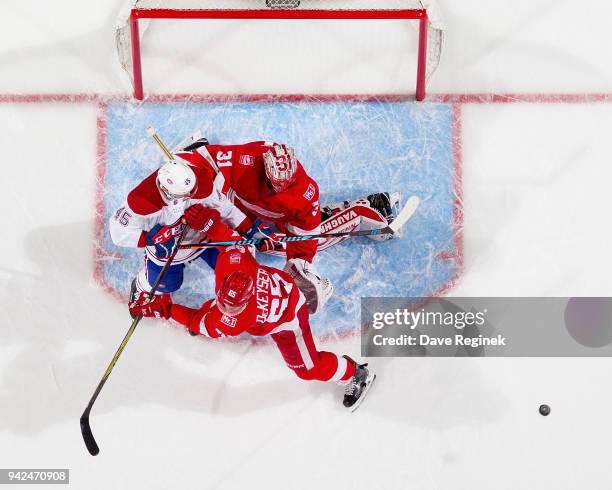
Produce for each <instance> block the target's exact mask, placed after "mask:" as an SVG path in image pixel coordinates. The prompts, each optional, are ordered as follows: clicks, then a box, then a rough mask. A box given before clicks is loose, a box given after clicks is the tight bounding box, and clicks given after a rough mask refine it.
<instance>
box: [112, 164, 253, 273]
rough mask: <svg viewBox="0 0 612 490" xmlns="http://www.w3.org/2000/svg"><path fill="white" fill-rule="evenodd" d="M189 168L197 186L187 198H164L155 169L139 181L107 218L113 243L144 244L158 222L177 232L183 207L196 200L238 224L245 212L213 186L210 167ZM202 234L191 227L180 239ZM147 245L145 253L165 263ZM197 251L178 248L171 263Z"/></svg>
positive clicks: (191, 240) (195, 238)
mask: <svg viewBox="0 0 612 490" xmlns="http://www.w3.org/2000/svg"><path fill="white" fill-rule="evenodd" d="M191 168H192V170H193V171H194V173H195V174H196V178H197V187H196V189H195V192H194V194H193V196H192V197H191V198H189V199H187V200H182V199H177V200H174V201H172V202H166V201H165V200H164V199H163V198H162V195H161V193H160V192H159V190H158V188H157V183H156V180H157V172H158V171H157V170H156V171H155V172H153V173H152V174H151V175H149V176H148V177H147V178H145V179H144V180H143V181H142V182H141V183H140V184H138V185H137V186H136V187H135V188H134V189H133V190H132V191H131V192H130V193H129V194H128V196H127V199H126V200H125V201H124V202H123V204H122V205H121V207H120V208H119V209H118V210H117V211H116V212H115V214H114V215H113V216H111V218H110V223H109V230H110V235H111V238H112V240H113V243H115V245H119V246H121V247H145V246H146V236H147V233H148V232H149V231H150V230H151V229H152V228H153V227H154V226H155V225H157V224H161V225H167V226H171V227H173V235H174V236H178V235H179V234H180V231H181V229H182V224H181V217H182V216H183V214H184V213H185V209H187V208H188V207H189V206H192V205H194V204H197V203H200V204H202V205H203V206H206V207H209V208H212V209H216V210H217V211H218V212H219V214H220V215H221V220H222V221H223V222H224V223H225V224H226V225H227V226H229V227H230V228H233V229H235V228H236V227H238V225H240V224H241V223H242V222H243V221H244V220H245V219H246V216H245V214H244V213H243V212H242V211H240V210H239V209H238V208H237V207H236V206H234V205H233V204H232V202H231V201H230V200H229V199H228V198H227V197H226V196H225V195H223V194H222V193H221V192H220V191H219V190H218V189H216V188H215V187H214V186H213V180H214V173H213V171H212V169H207V168H202V167H198V166H193V165H191ZM203 238H204V237H203V235H202V234H201V233H200V232H197V231H195V230H191V229H190V230H188V232H187V236H186V237H185V239H184V240H183V243H184V244H189V243H198V242H201V241H202V240H203ZM146 248H147V256H148V257H149V258H150V259H151V260H152V261H153V262H155V263H156V264H158V265H163V264H164V263H165V259H160V258H158V257H156V254H155V247H146ZM200 253H202V250H179V252H178V253H177V254H176V256H175V258H174V263H176V264H180V263H184V262H187V261H190V260H193V259H194V258H195V257H197V255H199V254H200Z"/></svg>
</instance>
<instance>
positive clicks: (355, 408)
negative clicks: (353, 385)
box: [349, 374, 376, 412]
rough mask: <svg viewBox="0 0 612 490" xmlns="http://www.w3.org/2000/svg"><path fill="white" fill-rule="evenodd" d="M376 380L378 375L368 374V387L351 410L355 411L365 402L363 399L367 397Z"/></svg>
mask: <svg viewBox="0 0 612 490" xmlns="http://www.w3.org/2000/svg"><path fill="white" fill-rule="evenodd" d="M375 380H376V375H375V374H374V375H372V376H371V377H370V376H368V380H367V381H366V387H365V388H364V389H363V393H361V396H360V397H359V400H357V402H355V405H353V406H352V407H351V408H350V409H349V410H350V411H351V412H354V411H355V410H357V409H358V408H359V406H360V405H361V404H362V403H363V400H365V397H366V396H367V394H368V391H370V388H371V387H372V385H373V384H374V381H375Z"/></svg>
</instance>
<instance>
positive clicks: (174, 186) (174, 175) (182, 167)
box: [157, 155, 197, 201]
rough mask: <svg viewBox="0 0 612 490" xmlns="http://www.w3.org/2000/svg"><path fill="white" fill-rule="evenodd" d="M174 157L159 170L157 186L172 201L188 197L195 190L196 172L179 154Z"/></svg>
mask: <svg viewBox="0 0 612 490" xmlns="http://www.w3.org/2000/svg"><path fill="white" fill-rule="evenodd" d="M174 158H175V159H174V160H170V161H169V162H166V163H164V164H163V165H162V166H161V168H160V169H159V171H158V172H157V186H158V187H159V190H160V191H161V192H162V194H163V195H164V196H165V197H166V198H167V199H168V200H170V201H172V200H174V199H188V198H189V197H191V196H192V195H193V193H194V192H195V188H196V183H197V182H196V176H195V173H194V172H193V170H192V169H191V167H190V166H189V165H187V164H186V163H183V161H182V159H181V158H180V157H179V156H178V155H175V156H174Z"/></svg>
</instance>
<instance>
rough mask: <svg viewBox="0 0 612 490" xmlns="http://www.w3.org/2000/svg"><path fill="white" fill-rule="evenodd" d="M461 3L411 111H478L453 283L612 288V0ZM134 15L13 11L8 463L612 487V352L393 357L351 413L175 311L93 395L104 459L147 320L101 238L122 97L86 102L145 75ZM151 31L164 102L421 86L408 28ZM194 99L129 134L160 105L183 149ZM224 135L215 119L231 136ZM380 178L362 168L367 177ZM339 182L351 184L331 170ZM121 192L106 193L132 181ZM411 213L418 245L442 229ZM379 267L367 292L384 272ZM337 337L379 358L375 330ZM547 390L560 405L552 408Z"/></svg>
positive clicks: (456, 156)
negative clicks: (365, 339) (115, 114)
mask: <svg viewBox="0 0 612 490" xmlns="http://www.w3.org/2000/svg"><path fill="white" fill-rule="evenodd" d="M439 3H440V7H441V10H442V12H443V14H444V18H445V21H446V25H447V37H446V49H445V52H444V54H443V59H442V62H441V65H440V69H439V70H438V72H437V73H436V74H435V76H434V79H433V80H432V83H431V84H430V86H429V91H430V99H429V100H430V102H428V103H425V104H424V105H423V106H422V107H424V108H413V109H407V110H408V111H412V112H419V111H424V112H427V111H430V110H436V106H437V105H438V106H439V105H441V104H448V107H450V108H451V109H452V111H453V117H454V118H455V123H460V126H459V128H460V131H459V132H455V133H454V136H453V137H454V138H458V139H455V140H453V142H452V143H453V149H452V158H453V161H454V162H456V161H459V162H460V163H461V168H460V171H461V172H460V175H461V182H462V188H461V204H462V208H463V220H462V223H463V228H462V230H460V231H461V232H462V239H463V240H462V242H463V248H462V259H463V262H462V263H463V273H462V275H461V277H460V279H459V281H458V282H457V284H456V285H455V286H454V288H453V289H451V290H450V291H449V292H448V294H452V295H456V296H461V295H463V296H478V295H485V296H491V295H509V296H522V295H529V296H538V295H540V296H555V295H559V296H564V295H566V296H580V295H593V296H611V295H612V286H611V285H610V273H609V271H610V270H611V266H612V258H611V255H610V253H609V246H610V242H611V236H612V232H611V231H610V227H609V224H608V222H609V218H608V214H609V210H610V208H611V206H610V203H609V186H610V182H611V181H612V167H611V166H610V165H609V148H610V144H609V128H610V127H612V106H611V105H610V101H611V100H612V97H611V96H610V95H607V94H612V63H610V61H611V53H610V49H609V48H606V46H607V45H609V43H608V41H607V37H608V23H609V19H610V17H611V16H612V7H611V6H610V5H608V4H607V3H606V2H603V1H602V0H599V1H587V2H582V3H581V4H580V5H579V6H577V5H576V3H575V2H558V1H554V2H553V1H546V0H530V1H527V0H521V1H518V2H512V3H510V2H502V1H501V0H496V1H493V2H484V1H482V0H480V1H479V0H466V1H463V2H450V1H448V0H440V1H439ZM121 6H122V2H119V1H107V2H95V3H91V5H87V8H83V4H82V2H77V1H68V0H61V1H59V0H58V1H56V2H53V3H48V4H47V3H42V2H35V1H20V2H17V1H15V0H11V1H7V2H5V5H4V10H3V20H4V23H3V24H4V28H3V29H2V30H0V40H1V41H2V42H1V43H0V46H1V47H0V59H1V65H0V66H1V67H2V71H1V73H2V76H1V77H0V128H2V131H0V143H1V145H2V148H3V149H4V155H5V158H4V164H3V166H2V177H1V179H2V180H1V182H2V188H3V189H4V191H5V198H4V199H3V200H2V201H1V203H0V211H1V212H0V223H1V225H2V228H3V229H4V230H5V232H4V234H3V240H2V252H3V253H2V255H1V258H0V288H1V290H2V295H1V305H2V309H3V313H4V315H3V321H2V322H1V328H0V461H2V464H1V466H2V467H5V468H9V467H14V468H34V467H40V468H54V467H55V468H70V469H71V486H72V487H73V488H79V489H108V488H125V489H128V488H129V489H134V488H147V489H168V488H204V489H235V488H245V487H248V488H266V489H281V488H282V489H300V490H301V489H306V488H315V487H320V488H342V489H344V488H346V489H366V488H384V489H399V488H402V489H403V488H414V489H425V490H429V489H432V490H433V489H445V488H453V489H470V490H473V489H492V488H494V489H508V490H509V489H513V490H516V489H526V490H527V489H533V488H545V489H567V490H570V489H577V488H589V489H597V490H599V489H608V488H610V487H611V486H612V476H611V475H610V471H609V470H608V466H609V465H608V459H609V458H608V456H607V455H608V450H609V444H610V440H612V429H611V427H610V423H609V415H608V414H609V413H610V411H611V409H612V406H611V405H612V397H611V396H610V395H609V393H608V390H609V386H610V383H609V371H610V367H611V366H610V364H611V363H610V361H609V360H608V359H605V358H600V359H599V358H592V359H465V358H462V359H434V358H425V359H416V358H412V359H374V360H372V363H371V364H372V366H374V367H375V369H376V371H377V373H378V376H379V377H378V380H377V384H376V385H375V387H374V388H373V389H372V391H371V393H370V395H369V397H368V399H367V400H366V402H365V403H364V405H363V406H362V407H361V408H360V409H359V411H358V412H356V413H355V414H353V415H348V414H346V413H345V412H344V410H343V409H342V407H341V405H340V401H339V400H340V399H341V393H342V390H341V388H340V387H336V386H324V385H321V384H307V383H304V382H301V381H300V380H297V379H296V378H295V377H294V375H293V374H292V373H291V372H289V371H288V370H287V369H286V367H285V366H284V364H283V362H282V359H281V357H280V355H279V354H278V353H277V352H276V351H275V349H274V348H273V347H272V346H269V345H252V344H250V343H245V342H234V343H231V342H221V343H213V342H209V341H206V340H204V339H200V338H192V337H190V336H189V335H187V334H186V333H185V332H184V331H182V330H181V329H180V328H178V327H177V326H169V325H168V324H167V323H165V322H159V321H153V320H147V321H146V322H143V324H142V325H141V326H140V327H139V328H138V330H137V332H136V333H135V335H134V338H133V339H132V340H131V342H130V344H129V345H128V347H127V349H126V351H125V352H124V355H123V356H122V358H121V360H120V362H119V364H118V365H117V367H116V369H115V371H114V372H113V374H112V377H111V379H110V381H109V382H108V383H107V385H106V386H105V388H104V391H103V393H102V395H101V397H100V399H99V400H98V402H97V404H96V406H95V408H94V410H93V413H92V418H91V422H92V428H93V430H94V433H95V435H96V437H97V440H98V442H99V444H100V446H101V450H102V452H101V453H100V455H99V456H98V457H96V458H92V457H91V456H89V454H88V453H87V452H86V451H85V448H84V445H83V442H82V440H81V435H80V432H79V428H78V418H79V416H80V414H81V412H82V410H83V408H84V406H85V405H86V403H87V401H88V399H89V397H90V396H91V393H92V390H93V389H94V388H95V385H96V383H97V382H98V381H99V379H100V376H101V375H102V373H103V371H104V369H105V367H106V365H107V364H108V362H109V360H110V358H111V357H112V354H113V352H114V351H115V349H116V347H117V345H118V343H119V342H120V340H121V338H122V336H123V335H124V333H125V331H126V330H127V328H128V326H129V318H128V317H127V312H126V308H125V306H124V305H123V304H121V303H120V302H119V301H117V299H116V298H115V297H113V296H112V295H110V294H108V293H107V292H106V291H105V290H103V289H102V288H101V286H100V283H99V281H96V279H95V278H94V276H95V273H96V270H97V268H96V265H95V264H97V263H98V262H99V261H96V260H95V259H99V258H100V250H99V249H98V248H96V246H95V245H96V244H99V243H100V239H102V240H104V239H105V238H104V237H100V236H99V234H98V233H99V230H100V227H99V223H100V216H101V214H100V213H101V212H102V209H103V208H100V201H99V200H98V197H100V196H99V194H98V191H99V189H100V185H101V183H102V182H103V181H104V175H103V174H101V173H100V168H101V167H100V163H101V152H100V147H101V141H100V124H101V121H103V120H104V121H106V122H108V121H110V119H104V117H105V116H106V115H108V114H110V112H112V111H113V110H114V108H113V106H112V104H109V105H108V106H106V105H104V106H103V107H101V106H100V105H99V103H98V101H99V99H98V98H96V99H88V96H89V95H90V94H102V95H109V96H114V95H120V94H127V93H128V92H129V84H128V82H127V81H126V80H124V78H123V76H122V73H121V71H120V69H119V68H118V66H117V63H116V60H115V56H114V52H113V39H112V27H113V23H114V21H115V18H116V16H117V13H118V11H119V10H120V8H121ZM202 25H205V27H204V28H203V27H202ZM146 35H147V40H146V42H145V44H144V51H143V56H144V70H145V91H149V92H152V93H156V94H198V95H204V94H236V93H240V94H253V93H260V94H261V93H265V94H277V95H278V94H283V93H297V94H299V93H307V94H398V93H410V92H412V91H413V86H414V57H411V56H410V50H411V48H410V45H407V44H406V43H407V41H410V40H414V38H415V35H416V34H415V31H414V29H413V27H411V26H410V25H407V24H406V23H402V22H395V21H393V22H389V23H376V22H374V23H371V22H360V21H359V22H352V23H350V24H342V23H336V22H331V23H330V22H309V23H308V24H305V23H300V22H293V21H289V22H283V23H271V22H266V21H257V22H247V21H232V22H224V21H211V22H206V23H205V24H201V23H197V22H188V23H186V24H185V25H183V24H179V25H177V24H175V23H172V22H160V23H158V24H153V23H152V24H151V26H150V27H149V29H148V31H147V33H146ZM15 94H17V95H28V94H64V95H71V94H72V95H76V94H78V95H79V97H75V98H72V99H70V97H59V98H57V100H56V101H50V100H48V99H43V100H44V102H28V103H26V102H25V101H33V100H37V98H36V97H32V98H28V97H24V98H21V99H19V98H15V97H14V96H13V95H15ZM446 94H450V96H447V95H446ZM464 94H468V96H467V97H464V96H463V95H464ZM490 94H503V95H502V96H499V97H492V96H491V95H490ZM555 94H565V95H563V96H561V95H555ZM592 94H599V95H598V96H593V95H592ZM38 100H40V98H38ZM183 104H184V106H183V107H182V108H180V110H179V112H178V114H179V115H185V114H189V116H190V117H189V120H183V118H182V117H179V118H178V122H177V120H175V119H170V120H165V121H164V114H167V113H163V111H164V110H166V109H167V108H164V107H162V105H158V106H155V107H154V106H152V105H147V104H145V105H142V106H139V105H133V106H130V105H125V104H124V105H123V106H122V107H121V111H123V112H122V117H123V118H124V119H123V122H122V124H123V126H122V127H120V126H119V125H115V126H112V128H114V129H116V130H117V131H118V134H119V133H120V135H119V136H121V137H122V138H123V141H124V143H122V145H121V147H122V148H124V149H125V150H126V151H129V152H131V156H130V158H136V157H137V156H138V154H139V153H138V152H139V151H142V152H144V153H142V154H143V155H146V154H148V153H147V152H152V153H154V152H155V149H154V147H152V145H151V144H150V142H149V141H148V140H147V137H146V135H145V134H144V133H143V131H142V128H143V127H144V126H145V125H146V124H147V122H146V119H147V117H148V116H150V117H151V118H152V119H154V123H155V124H156V125H157V126H160V127H161V128H163V130H164V131H167V134H168V135H169V136H168V137H169V140H170V142H173V141H176V140H178V139H179V138H180V136H181V133H182V132H183V130H185V131H189V130H192V129H194V128H195V127H196V126H198V125H202V124H206V123H205V122H203V121H202V120H196V119H198V118H199V117H201V115H203V114H204V113H199V114H195V115H196V116H198V118H196V117H194V118H193V119H192V118H191V114H194V112H192V111H197V110H198V109H197V107H198V106H197V104H192V103H190V102H189V101H185V102H183ZM428 104H429V105H428ZM444 107H447V106H446V105H445V106H444ZM276 110H277V109H274V111H276ZM278 110H281V109H278ZM181 111H182V112H181ZM106 112H108V114H106ZM175 114H176V113H175ZM209 115H210V114H208V113H207V114H206V116H209ZM130 116H131V117H130ZM279 117H280V116H279ZM353 120H354V119H353ZM407 120H410V118H408V119H407ZM130 121H132V122H133V124H132V125H131V126H130ZM416 121H417V125H418V120H416ZM403 124H410V123H409V122H406V121H404V122H403ZM309 127H310V128H313V127H314V126H312V125H310V126H309ZM343 127H344V126H343ZM420 127H421V128H422V127H423V126H420ZM234 128H235V126H234ZM301 129H302V128H301V127H297V125H294V124H293V123H292V124H291V125H290V126H287V128H286V130H287V131H290V130H293V131H299V134H298V133H296V134H298V135H299V138H300V141H303V142H304V143H303V145H304V151H305V152H314V151H317V148H325V145H321V146H319V147H318V146H317V145H311V144H310V143H309V138H311V139H313V140H316V141H318V140H319V139H320V136H321V134H320V133H317V131H312V130H311V132H314V133H315V134H303V133H302V132H301ZM106 130H107V131H108V134H109V135H110V134H111V126H110V125H107V126H106ZM226 130H228V131H229V132H232V131H230V130H229V129H228V128H225V127H224V128H219V133H216V134H218V135H219V137H220V138H221V137H222V138H223V139H225V138H226V137H227V138H229V137H231V136H232V134H229V133H227V134H226V133H223V132H224V131H226ZM332 130H333V127H331V128H330V127H328V128H327V131H329V132H331V131H332ZM397 130H398V125H397V124H396V123H395V122H394V121H389V123H388V124H386V125H384V124H383V125H382V127H380V128H378V127H377V131H376V133H375V134H372V135H370V136H369V139H368V145H370V146H369V150H368V151H374V150H372V148H373V147H374V146H375V145H374V143H373V142H375V141H376V140H379V141H380V142H381V144H380V146H381V147H382V148H381V149H380V150H378V151H381V152H387V151H392V149H390V148H389V145H386V144H385V141H386V140H385V138H388V137H389V134H392V133H393V132H394V131H397ZM240 131H241V133H240V134H241V135H242V136H244V137H245V138H246V137H247V136H248V137H249V138H250V137H251V134H252V133H250V132H249V130H248V128H247V129H245V128H240ZM284 134H285V133H283V135H284ZM331 134H333V133H331ZM119 136H117V137H119ZM242 136H241V137H242ZM112 141H115V140H112ZM108 142H109V143H110V142H111V140H110V139H109V140H108ZM130 143H131V145H132V146H130ZM350 143H351V142H350V140H349V141H347V142H346V146H345V147H343V148H344V149H348V148H352V147H353V145H351V144H350ZM362 144H363V142H359V141H357V142H354V146H357V145H362ZM107 148H108V150H109V151H112V148H113V147H112V146H108V147H107ZM110 156H111V153H105V154H104V162H102V163H108V160H109V158H110ZM308 156H309V157H310V158H309V160H314V159H316V155H314V154H309V155H308ZM344 157H345V155H343V156H341V157H338V158H340V159H342V158H344ZM134 165H135V163H133V164H132V167H130V168H128V170H129V172H127V175H126V178H128V179H133V178H135V176H136V173H135V169H134V168H133V166H134ZM146 165H153V162H147V163H146ZM109 168H110V167H109V166H107V167H106V169H107V170H108V169H109ZM151 168H152V167H151ZM407 169H408V172H410V173H411V174H410V177H411V178H410V179H407V182H408V180H409V183H411V184H413V185H418V186H419V187H418V189H419V190H420V189H428V191H429V195H431V196H436V197H438V198H439V196H440V195H441V192H442V191H441V189H444V192H446V191H447V190H448V189H449V187H448V185H447V184H448V181H444V185H442V183H443V181H442V180H439V176H440V175H441V174H436V175H438V178H432V179H427V178H426V174H424V173H422V172H419V169H418V168H416V167H414V168H412V167H411V166H410V163H407ZM311 170H312V171H313V173H316V172H320V171H321V169H320V168H312V169H311ZM387 170H388V169H387ZM421 170H422V169H421ZM368 171H370V169H366V168H362V169H361V173H356V175H355V176H352V175H351V176H350V178H351V179H353V182H356V183H359V184H360V185H363V183H364V182H365V180H364V179H365V177H364V175H365V174H367V172H368ZM414 174H419V175H414ZM107 175H108V174H107ZM402 175H403V174H402ZM407 175H408V174H407ZM321 177H322V178H323V180H324V181H326V182H327V184H326V186H327V185H328V186H329V187H325V190H326V191H329V192H330V194H331V193H333V192H334V191H333V189H334V188H333V187H332V181H333V179H332V177H329V180H326V179H325V177H326V176H325V175H322V176H321ZM117 178H118V177H117ZM342 178H348V177H347V176H346V175H344V174H343V175H342ZM398 183H399V182H398ZM117 185H125V186H126V188H127V185H128V184H127V183H121V182H120V179H119V180H117ZM105 189H106V191H105V193H104V198H105V199H107V198H108V199H113V198H116V196H117V195H118V194H119V193H120V191H119V190H117V189H115V191H114V192H115V195H114V196H113V192H109V191H108V189H109V188H108V187H106V188H105ZM113 189H114V188H113ZM363 189H364V190H365V186H364V187H363ZM361 190H362V188H361V187H359V186H356V187H354V188H351V192H353V191H354V192H355V193H357V192H358V191H361ZM415 190H416V189H415ZM121 192H123V189H122V190H121ZM351 197H352V196H351ZM109 203H110V201H109ZM414 225H415V235H414V237H416V236H417V235H416V234H417V233H420V234H421V235H422V236H425V235H427V234H428V233H430V230H429V229H428V228H427V227H426V226H425V223H424V222H419V221H418V220H415V223H414ZM9 230H10V233H9ZM417 230H418V231H417ZM423 234H425V235H423ZM415 242H416V243H415V246H416V247H418V245H419V243H418V240H415ZM357 246H358V245H357ZM349 247H350V246H347V249H348V248H349ZM333 252H334V251H332V250H330V251H329V254H330V255H331V254H332V253H333ZM347 253H348V254H351V253H355V251H354V250H352V249H351V250H347ZM419 253H423V251H422V250H421V251H419ZM404 259H405V256H404V257H398V258H397V261H398V262H397V263H398V264H403V262H402V260H404ZM347 265H348V264H347ZM398 268H399V267H398ZM350 272H351V271H343V273H350ZM372 276H373V277H372ZM372 276H370V277H367V278H364V280H363V282H362V283H360V287H362V288H363V289H367V288H368V285H369V287H370V288H374V287H373V286H372V284H373V283H372V282H370V281H376V280H377V279H378V278H377V277H376V274H373V275H372ZM357 294H358V295H360V294H361V291H359V292H358V293H357ZM330 307H331V308H333V304H332V303H330ZM326 348H328V349H333V350H336V351H342V352H347V353H349V354H351V355H354V356H357V355H358V353H359V339H358V338H357V337H350V336H349V337H347V338H344V339H337V340H335V341H328V342H327V343H326ZM540 403H549V404H550V405H551V407H552V413H551V415H550V416H549V417H547V418H544V417H541V416H540V415H539V414H538V412H537V408H538V405H539V404H540Z"/></svg>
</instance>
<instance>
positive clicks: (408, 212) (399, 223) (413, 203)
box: [179, 196, 421, 249]
mask: <svg viewBox="0 0 612 490" xmlns="http://www.w3.org/2000/svg"><path fill="white" fill-rule="evenodd" d="M420 202H421V201H420V199H419V198H418V197H417V196H411V197H410V198H408V200H407V201H406V204H405V205H404V207H403V208H402V210H401V211H400V212H399V213H398V215H397V217H396V218H395V219H394V220H393V222H392V223H391V224H390V225H388V226H385V227H384V228H381V229H379V230H358V231H342V232H339V233H320V234H318V235H299V236H284V237H281V238H279V239H278V241H279V242H281V243H282V242H302V241H305V240H315V239H318V238H335V237H339V236H372V235H395V234H396V233H397V232H398V231H399V230H401V229H402V227H403V226H404V225H405V224H406V222H407V221H408V220H409V219H410V218H411V217H412V215H413V214H414V213H415V211H416V210H417V208H418V207H419V204H420ZM262 240H265V238H245V239H244V240H234V241H231V240H228V241H223V242H208V243H193V244H189V245H181V246H180V247H179V248H182V249H200V248H207V247H223V246H232V245H256V244H257V243H259V242H261V241H262Z"/></svg>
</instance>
